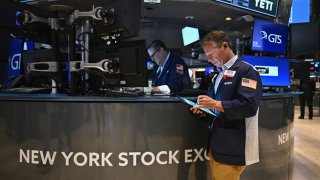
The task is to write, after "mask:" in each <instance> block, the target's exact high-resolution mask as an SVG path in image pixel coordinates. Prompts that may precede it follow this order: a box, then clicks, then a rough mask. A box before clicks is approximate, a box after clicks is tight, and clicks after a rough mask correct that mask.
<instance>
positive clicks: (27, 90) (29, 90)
mask: <svg viewBox="0 0 320 180" xmlns="http://www.w3.org/2000/svg"><path fill="white" fill-rule="evenodd" d="M1 92H2V93H12V94H48V93H50V92H51V89H49V88H42V87H19V88H11V89H3V90H1Z"/></svg>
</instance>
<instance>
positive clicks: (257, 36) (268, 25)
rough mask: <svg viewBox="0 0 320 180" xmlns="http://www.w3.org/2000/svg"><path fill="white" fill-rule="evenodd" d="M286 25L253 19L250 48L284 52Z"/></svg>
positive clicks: (285, 47)
mask: <svg viewBox="0 0 320 180" xmlns="http://www.w3.org/2000/svg"><path fill="white" fill-rule="evenodd" d="M287 37H288V27H287V26H284V25H281V24H276V23H272V22H268V21H262V20H255V22H254V28H253V38H252V46H251V49H252V50H256V51H263V52H272V53H279V54H285V53H286V49H287Z"/></svg>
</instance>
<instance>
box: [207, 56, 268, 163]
mask: <svg viewBox="0 0 320 180" xmlns="http://www.w3.org/2000/svg"><path fill="white" fill-rule="evenodd" d="M229 70H232V71H235V72H236V73H235V75H234V77H232V78H231V77H229V78H222V80H221V82H220V84H219V86H218V89H217V93H214V83H212V86H211V88H210V89H209V91H208V95H209V96H211V97H213V98H214V99H220V100H221V102H222V106H223V108H224V112H221V113H220V116H219V117H218V118H216V119H215V120H214V123H213V125H212V127H211V137H210V151H211V153H212V156H213V157H214V159H215V160H216V161H217V162H220V163H224V164H230V165H245V140H246V125H245V118H248V117H252V116H255V115H256V112H257V109H258V107H259V105H260V99H261V96H262V84H261V79H260V75H259V73H258V72H257V71H256V70H255V69H254V68H253V67H252V66H251V65H249V64H247V63H245V62H243V61H241V60H239V59H238V60H236V62H235V63H234V64H233V65H232V67H231V68H230V69H229ZM243 78H246V79H243ZM248 79H249V80H250V81H248ZM254 81H256V82H257V85H256V89H253V88H249V87H245V86H247V85H250V84H251V83H253V82H254ZM248 83H250V84H248Z"/></svg>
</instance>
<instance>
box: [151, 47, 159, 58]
mask: <svg viewBox="0 0 320 180" xmlns="http://www.w3.org/2000/svg"><path fill="white" fill-rule="evenodd" d="M159 49H160V48H157V49H156V50H155V51H154V52H153V53H152V54H151V55H150V58H153V57H154V56H155V55H156V53H157V52H158V51H159Z"/></svg>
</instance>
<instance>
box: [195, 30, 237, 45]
mask: <svg viewBox="0 0 320 180" xmlns="http://www.w3.org/2000/svg"><path fill="white" fill-rule="evenodd" d="M223 42H226V43H227V44H228V46H229V47H230V48H231V42H230V40H229V37H228V36H227V35H226V33H225V32H223V31H211V32H209V33H208V34H207V35H206V36H205V37H204V38H203V39H202V42H201V45H202V46H203V45H206V44H209V43H213V44H214V45H216V46H217V47H221V45H222V43H223Z"/></svg>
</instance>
